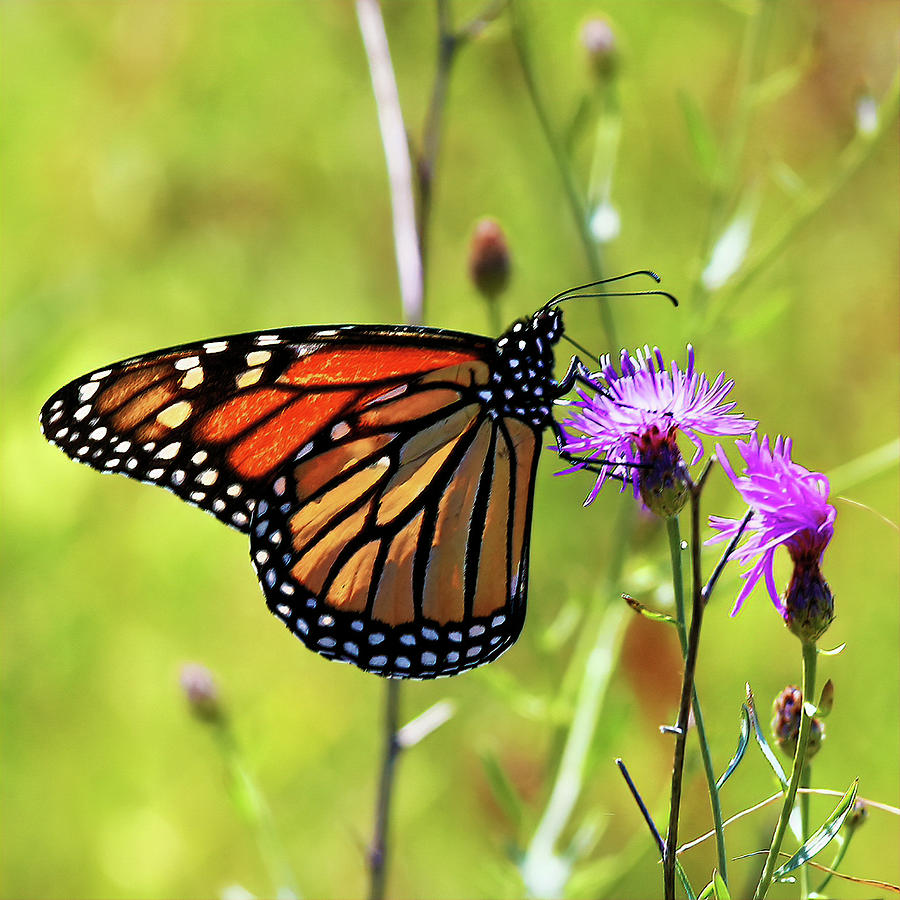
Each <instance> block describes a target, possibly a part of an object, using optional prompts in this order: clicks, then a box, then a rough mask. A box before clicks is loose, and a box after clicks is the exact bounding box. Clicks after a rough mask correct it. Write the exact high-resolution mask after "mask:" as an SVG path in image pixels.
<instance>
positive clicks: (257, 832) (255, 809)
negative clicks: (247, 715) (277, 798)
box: [214, 718, 300, 897]
mask: <svg viewBox="0 0 900 900" xmlns="http://www.w3.org/2000/svg"><path fill="white" fill-rule="evenodd" d="M214 731H215V737H216V741H217V742H218V744H219V749H220V751H221V753H222V758H223V759H224V761H225V768H226V772H227V777H228V782H229V784H230V788H231V790H230V793H231V799H232V801H233V802H234V805H235V807H236V808H237V810H238V812H239V813H240V815H241V817H242V818H243V819H244V821H245V822H246V823H247V824H248V826H249V827H250V829H251V830H252V831H253V834H254V837H255V838H256V843H257V846H258V847H259V851H260V855H261V856H262V859H263V864H264V865H265V867H266V870H267V872H268V874H269V880H270V881H271V882H272V886H273V888H274V892H275V893H276V894H278V895H282V894H283V892H288V893H289V894H290V895H291V896H294V897H299V896H300V893H299V891H298V890H297V886H296V882H295V880H294V873H293V872H292V870H291V866H290V863H289V862H288V857H287V854H286V853H285V850H284V845H283V844H282V842H281V837H280V835H279V834H278V828H277V827H276V825H275V820H274V818H273V817H272V811H271V809H270V808H269V804H268V803H267V802H266V799H265V797H264V796H263V794H262V791H261V790H260V789H259V786H258V785H257V783H256V780H255V779H254V778H253V776H252V774H251V773H250V770H249V769H248V768H247V765H246V763H245V762H244V756H243V754H242V753H241V749H240V746H239V745H238V742H237V739H236V738H235V736H234V732H233V731H232V730H231V726H230V724H229V722H228V720H227V719H225V718H222V719H219V720H218V721H216V722H215V729H214Z"/></svg>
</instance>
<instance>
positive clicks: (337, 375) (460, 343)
mask: <svg viewBox="0 0 900 900" xmlns="http://www.w3.org/2000/svg"><path fill="white" fill-rule="evenodd" d="M423 331H425V330H424V329H413V328H410V329H400V328H391V329H387V330H383V331H382V330H379V329H376V328H370V329H363V328H358V327H353V326H349V327H347V326H345V327H344V328H337V329H312V328H292V329H284V330H282V331H280V332H275V333H271V334H258V333H251V334H243V335H233V336H230V337H225V338H217V339H213V340H207V341H200V342H197V343H193V344H185V345H182V346H180V347H173V348H170V349H168V350H161V351H158V352H156V353H152V354H148V355H146V356H140V357H135V358H134V359H130V360H125V361H124V362H120V363H116V364H114V365H112V366H109V367H106V368H103V369H99V370H97V371H95V372H92V373H90V374H88V375H85V376H84V377H82V378H79V379H76V380H75V381H73V382H71V383H70V384H68V385H66V386H65V387H64V388H62V389H61V390H59V391H57V392H56V394H54V395H53V396H52V397H51V398H50V399H49V400H48V401H47V403H46V404H45V405H44V408H43V409H42V411H41V427H42V430H43V432H44V434H45V435H46V437H47V439H48V440H49V441H50V442H51V443H54V444H56V445H57V446H58V447H60V448H61V449H62V450H63V451H64V452H65V453H66V454H67V455H69V456H70V457H72V458H73V459H75V460H76V461H78V462H83V463H85V464H87V465H89V466H92V467H93V468H95V469H98V470H100V471H101V472H119V473H121V474H123V475H127V476H129V477H131V478H135V479H138V480H139V481H144V482H149V483H152V484H157V485H159V486H161V487H164V488H167V489H168V490H170V491H173V492H174V493H175V494H177V495H178V496H179V497H181V498H182V499H183V500H186V501H187V502H188V503H192V504H194V505H196V506H199V507H201V508H202V509H205V510H207V511H208V512H211V513H212V514H213V515H215V516H216V517H217V518H219V519H221V520H222V521H223V522H225V523H226V524H227V525H230V526H231V527H232V528H236V529H238V530H239V531H247V530H248V528H249V522H250V514H251V512H252V509H253V504H254V501H255V500H256V497H257V496H258V495H259V493H260V491H261V488H262V487H263V486H265V485H268V484H269V483H270V481H271V477H272V473H273V471H274V470H275V469H277V468H278V466H279V465H281V464H282V463H283V462H285V461H286V460H288V459H290V458H291V457H293V456H294V455H295V454H296V453H297V452H298V451H300V450H301V449H302V448H303V446H304V445H306V444H308V443H309V442H310V440H311V439H312V437H313V436H314V435H316V434H317V433H319V432H320V431H321V430H322V429H323V428H327V427H328V426H329V424H330V423H332V422H336V421H339V420H340V418H341V416H342V415H343V414H344V413H345V412H347V411H349V410H351V409H352V408H354V407H355V406H356V405H358V404H359V402H360V401H361V399H362V398H363V397H365V396H366V395H367V394H368V393H370V392H372V391H377V390H381V389H383V386H384V385H390V384H395V383H397V382H398V380H401V381H402V379H403V378H405V377H407V376H408V375H409V374H410V373H421V372H427V371H430V370H432V369H434V368H436V367H439V366H442V365H446V364H447V363H455V364H456V365H457V366H461V367H472V366H474V365H477V364H478V361H479V359H480V358H481V355H483V353H484V352H485V349H486V348H488V347H489V342H487V341H484V340H481V339H478V338H473V336H470V335H461V334H456V333H454V332H441V333H439V334H440V338H439V339H437V340H434V341H432V342H431V345H429V347H428V349H427V352H425V353H419V354H410V353H409V349H410V347H411V346H412V345H413V344H415V343H417V342H419V341H421V338H422V333H423ZM425 333H426V334H428V335H436V334H438V333H437V332H433V331H425Z"/></svg>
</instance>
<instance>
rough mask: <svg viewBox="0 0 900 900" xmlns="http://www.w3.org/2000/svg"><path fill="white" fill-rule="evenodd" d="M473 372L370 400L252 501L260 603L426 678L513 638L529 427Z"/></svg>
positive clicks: (333, 649)
mask: <svg viewBox="0 0 900 900" xmlns="http://www.w3.org/2000/svg"><path fill="white" fill-rule="evenodd" d="M470 374H471V373H466V375H465V376H464V377H462V378H459V372H458V371H454V372H452V373H451V372H448V371H447V370H443V371H438V372H434V373H430V374H429V375H427V376H425V377H424V378H417V379H414V380H413V381H411V382H408V383H406V384H405V385H403V386H401V387H396V388H393V389H390V390H388V391H387V392H385V393H384V394H382V395H380V396H374V397H372V398H371V399H370V400H369V401H367V403H365V404H364V405H363V406H361V407H360V409H359V410H358V411H356V412H355V414H354V415H353V416H352V417H350V418H349V419H348V420H347V422H346V431H345V433H343V434H342V435H341V436H340V437H339V438H338V439H337V440H335V439H334V438H333V436H332V435H330V434H321V435H319V436H318V438H317V439H314V440H313V442H312V446H311V447H310V448H309V450H308V451H307V452H306V453H304V454H301V455H299V456H298V457H297V458H296V459H294V460H292V461H291V462H290V464H288V465H286V466H285V467H283V468H282V470H280V472H279V474H278V477H277V478H276V479H275V480H274V481H273V483H272V486H271V492H270V493H268V494H266V495H265V496H264V497H263V498H261V499H260V501H259V502H258V504H257V507H256V510H255V512H254V516H253V522H252V527H251V557H252V559H253V562H254V565H255V566H256V569H257V574H258V576H259V579H260V582H261V584H262V586H263V590H264V592H265V594H266V599H267V603H268V605H269V607H270V609H271V610H272V612H274V613H275V614H276V615H277V616H278V617H279V618H281V619H282V620H283V621H284V622H285V624H286V625H287V626H288V627H289V628H290V629H291V630H293V631H294V632H295V633H296V634H297V635H298V637H300V639H301V640H302V641H303V642H304V643H305V644H306V645H307V646H308V647H310V648H311V649H313V650H315V651H317V652H319V653H322V654H323V655H325V656H328V657H330V658H334V659H340V660H343V661H346V662H352V663H354V664H355V665H357V666H360V667H361V668H364V669H367V670H370V671H375V672H378V673H379V674H382V675H390V676H394V677H417V678H429V677H436V676H440V675H452V674H455V673H456V672H459V671H462V670H464V669H468V668H472V667H474V666H477V665H481V664H483V663H485V662H488V661H489V660H491V659H493V658H495V657H496V656H499V655H500V653H502V652H503V651H504V650H506V649H507V648H508V647H509V646H510V645H511V644H512V643H513V642H514V641H515V640H516V638H517V637H518V634H519V632H520V630H521V627H522V623H523V621H524V614H525V594H526V584H527V563H528V534H529V521H528V520H529V516H530V509H531V499H532V493H533V488H534V473H535V468H536V462H537V448H538V436H537V434H536V432H535V431H534V429H532V428H530V427H529V426H527V425H525V424H523V423H521V422H519V421H518V420H515V419H504V418H502V417H500V416H497V415H492V414H491V411H490V410H489V409H488V408H487V407H486V406H485V404H484V403H483V401H482V399H481V397H480V395H479V393H478V391H477V388H478V387H479V386H480V385H479V383H478V381H475V382H472V380H471V377H470ZM454 379H456V381H454Z"/></svg>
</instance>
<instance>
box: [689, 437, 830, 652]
mask: <svg viewBox="0 0 900 900" xmlns="http://www.w3.org/2000/svg"><path fill="white" fill-rule="evenodd" d="M737 448H738V451H739V452H740V454H741V456H742V457H743V459H744V471H743V472H742V473H741V474H740V475H736V474H735V472H734V470H733V469H732V468H731V465H730V464H729V462H728V458H727V457H726V456H725V451H724V450H723V449H722V447H721V446H717V447H716V453H717V455H718V458H719V462H721V464H722V468H723V469H725V471H726V473H727V474H728V477H729V478H730V479H731V481H732V483H733V484H734V486H735V488H736V489H737V491H738V493H739V494H740V495H741V496H742V497H743V498H744V500H745V501H746V502H747V505H748V506H749V507H750V510H751V512H752V515H751V517H750V521H749V522H748V524H747V528H746V531H745V533H749V534H750V537H749V538H748V539H747V540H746V541H745V542H744V543H743V544H742V545H741V546H740V547H738V548H737V549H736V550H735V551H734V554H733V556H734V558H735V559H737V560H738V561H740V562H741V563H753V565H752V566H751V567H750V569H748V570H747V571H746V572H744V573H743V575H742V577H743V578H744V587H743V589H742V590H741V592H740V594H739V595H738V598H737V600H736V601H735V604H734V608H733V609H732V611H731V614H732V615H735V613H737V611H738V610H739V609H740V608H741V604H742V603H743V602H744V600H745V599H746V598H747V596H748V595H749V593H750V591H752V590H753V588H754V586H755V585H756V583H757V582H758V581H759V579H760V578H763V577H764V578H765V582H766V587H767V588H768V590H769V596H770V597H771V599H772V602H773V603H774V604H775V608H776V609H777V610H778V612H780V613H781V615H782V617H783V618H784V620H785V622H786V623H787V625H788V627H789V628H790V629H791V631H793V632H794V634H796V635H797V636H798V637H799V638H800V639H801V640H805V641H814V640H816V639H817V638H818V637H820V636H821V635H822V633H823V632H824V631H825V629H826V628H827V627H828V626H829V625H830V624H831V621H832V619H833V618H834V598H833V596H832V594H831V590H830V588H829V587H828V584H827V582H826V581H825V579H824V578H823V577H822V572H821V564H822V555H823V554H824V552H825V548H826V547H827V546H828V542H829V541H830V540H831V536H832V535H833V534H834V520H835V515H836V513H835V509H834V507H833V506H831V504H829V502H828V491H829V484H828V479H827V478H826V477H825V476H824V475H822V474H821V473H820V472H810V471H809V470H808V469H805V468H804V467H803V466H801V465H798V464H797V463H795V462H793V461H792V460H791V440H790V438H782V437H780V436H779V437H777V438H776V439H775V445H774V447H770V445H769V438H768V437H765V438H763V440H762V443H760V441H759V438H758V437H757V436H756V435H755V434H754V435H751V437H750V440H749V441H737ZM709 524H710V525H711V526H712V527H713V528H714V529H716V530H717V531H718V532H719V533H718V534H717V535H715V537H712V538H710V539H709V540H708V541H707V543H708V544H714V543H720V542H723V541H730V540H732V539H733V538H734V536H735V535H736V534H737V532H738V529H739V528H740V525H741V523H740V521H739V520H735V519H728V518H724V517H722V516H710V517H709ZM779 547H785V548H786V549H787V551H788V553H789V554H790V556H791V560H792V561H793V563H794V572H793V575H792V577H791V582H790V584H789V585H788V589H787V591H785V595H784V599H782V598H781V596H780V594H779V592H778V589H777V588H776V586H775V574H774V571H773V560H774V557H775V551H776V550H777V549H778V548H779Z"/></svg>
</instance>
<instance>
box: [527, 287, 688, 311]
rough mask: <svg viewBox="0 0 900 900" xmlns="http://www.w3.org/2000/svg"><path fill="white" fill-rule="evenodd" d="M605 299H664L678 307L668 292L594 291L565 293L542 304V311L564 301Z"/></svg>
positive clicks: (672, 295) (675, 299)
mask: <svg viewBox="0 0 900 900" xmlns="http://www.w3.org/2000/svg"><path fill="white" fill-rule="evenodd" d="M572 290H573V291H577V290H579V289H578V288H572ZM606 297H665V298H666V299H667V300H670V301H671V303H672V306H678V298H677V297H676V296H675V295H674V294H670V293H669V292H668V291H594V292H591V293H587V294H572V293H568V292H567V293H565V294H563V295H562V296H560V297H554V298H553V299H552V300H548V301H547V303H545V304H544V309H548V308H550V307H552V306H557V305H558V304H560V303H562V302H563V301H565V300H591V299H599V298H606Z"/></svg>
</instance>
